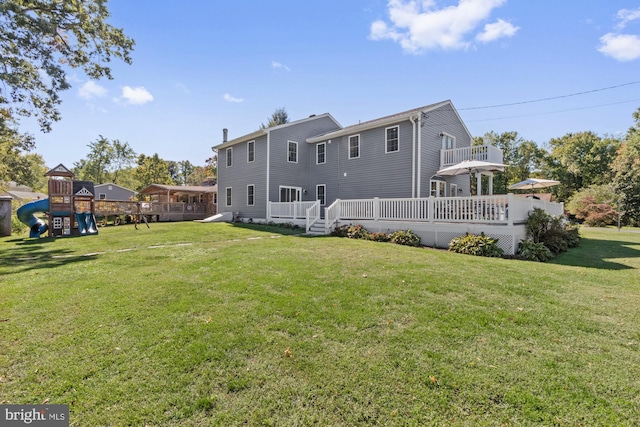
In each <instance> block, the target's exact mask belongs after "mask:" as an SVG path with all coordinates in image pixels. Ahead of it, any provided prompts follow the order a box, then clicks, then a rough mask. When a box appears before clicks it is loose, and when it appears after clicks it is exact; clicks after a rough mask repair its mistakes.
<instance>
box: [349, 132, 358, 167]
mask: <svg viewBox="0 0 640 427" xmlns="http://www.w3.org/2000/svg"><path fill="white" fill-rule="evenodd" d="M356 136H357V137H358V155H357V156H353V157H351V138H354V137H356ZM347 155H348V157H349V160H351V159H359V158H360V134H359V133H358V134H355V135H349V137H347Z"/></svg>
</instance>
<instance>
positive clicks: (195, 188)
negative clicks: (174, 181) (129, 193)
mask: <svg viewBox="0 0 640 427" xmlns="http://www.w3.org/2000/svg"><path fill="white" fill-rule="evenodd" d="M161 191H162V192H164V191H169V192H181V193H217V192H218V186H217V185H207V186H201V185H164V184H151V185H147V186H146V187H144V188H143V189H142V190H140V194H153V193H159V192H161Z"/></svg>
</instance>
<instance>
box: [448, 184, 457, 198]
mask: <svg viewBox="0 0 640 427" xmlns="http://www.w3.org/2000/svg"><path fill="white" fill-rule="evenodd" d="M449 197H458V184H449Z"/></svg>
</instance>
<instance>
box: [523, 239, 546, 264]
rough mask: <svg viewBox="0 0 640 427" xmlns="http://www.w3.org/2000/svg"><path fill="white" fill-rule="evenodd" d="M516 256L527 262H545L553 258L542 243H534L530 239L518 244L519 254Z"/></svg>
mask: <svg viewBox="0 0 640 427" xmlns="http://www.w3.org/2000/svg"><path fill="white" fill-rule="evenodd" d="M518 256H519V257H520V258H522V259H526V260H527V261H540V262H545V261H549V260H550V259H551V258H553V254H552V253H551V251H550V250H549V248H548V247H546V246H545V245H544V243H536V242H534V241H533V240H531V239H528V240H523V241H521V242H520V252H519V253H518Z"/></svg>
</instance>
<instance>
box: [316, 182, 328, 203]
mask: <svg viewBox="0 0 640 427" xmlns="http://www.w3.org/2000/svg"><path fill="white" fill-rule="evenodd" d="M320 187H322V188H324V191H323V193H324V202H320V206H326V205H327V184H318V185H316V200H320V199H319V198H318V190H319V189H320Z"/></svg>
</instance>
